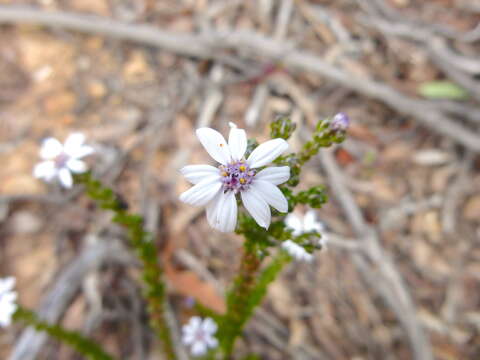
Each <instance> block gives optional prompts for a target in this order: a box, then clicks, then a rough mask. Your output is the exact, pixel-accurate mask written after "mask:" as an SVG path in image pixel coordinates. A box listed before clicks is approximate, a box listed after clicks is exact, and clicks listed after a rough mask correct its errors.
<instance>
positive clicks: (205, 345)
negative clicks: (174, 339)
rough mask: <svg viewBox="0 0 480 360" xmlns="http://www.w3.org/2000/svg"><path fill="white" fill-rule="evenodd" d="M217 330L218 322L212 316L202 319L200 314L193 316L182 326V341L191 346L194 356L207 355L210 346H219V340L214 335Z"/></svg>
mask: <svg viewBox="0 0 480 360" xmlns="http://www.w3.org/2000/svg"><path fill="white" fill-rule="evenodd" d="M216 332H217V324H216V323H215V321H213V320H212V319H211V318H206V319H204V320H202V319H201V318H200V317H199V316H193V317H192V318H191V319H190V321H189V322H188V324H186V325H183V327H182V333H183V334H182V342H183V344H185V345H187V346H189V347H190V352H191V353H192V355H193V356H201V355H205V354H206V353H207V352H208V349H209V348H210V349H213V348H216V347H217V346H218V340H217V339H216V338H215V337H213V335H214V334H215V333H216Z"/></svg>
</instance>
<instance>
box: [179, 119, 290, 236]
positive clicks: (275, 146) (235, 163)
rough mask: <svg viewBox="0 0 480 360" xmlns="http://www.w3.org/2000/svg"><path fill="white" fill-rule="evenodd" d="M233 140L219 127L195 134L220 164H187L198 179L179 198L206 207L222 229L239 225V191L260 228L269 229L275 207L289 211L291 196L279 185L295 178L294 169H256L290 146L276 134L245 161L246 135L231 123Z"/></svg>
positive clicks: (187, 174) (216, 226) (212, 221)
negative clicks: (272, 210)
mask: <svg viewBox="0 0 480 360" xmlns="http://www.w3.org/2000/svg"><path fill="white" fill-rule="evenodd" d="M229 125H230V133H229V137H228V143H227V142H226V141H225V138H224V137H223V136H222V135H221V134H220V133H219V132H217V131H216V130H213V129H210V128H200V129H197V130H196V134H197V137H198V139H199V140H200V142H201V143H202V145H203V147H204V148H205V150H206V151H207V152H208V154H209V155H210V156H211V157H212V158H213V159H214V160H216V161H217V162H219V163H220V164H221V165H220V166H219V167H218V168H215V167H213V166H210V165H188V166H185V167H183V168H182V169H181V170H180V173H181V174H182V175H183V176H185V178H186V180H187V181H189V182H191V183H192V184H194V186H193V187H192V188H190V189H189V190H187V191H185V192H184V193H182V194H181V195H180V200H181V201H182V202H185V203H187V204H190V205H194V206H206V211H207V220H208V223H209V224H210V226H211V227H213V228H214V229H216V230H218V231H221V232H232V231H234V230H235V227H236V224H237V216H238V206H237V200H236V195H237V194H238V193H240V197H241V199H242V202H243V205H244V206H245V208H246V209H247V211H248V212H249V213H250V215H252V217H253V218H254V219H255V221H256V222H257V223H258V225H260V226H261V227H263V228H265V229H267V230H268V228H269V226H270V222H271V211H270V207H269V206H272V207H274V208H275V209H277V210H278V211H280V212H287V211H288V201H287V199H286V198H285V196H284V195H283V194H282V192H281V191H280V189H279V188H277V186H276V185H279V184H281V183H284V182H285V181H287V180H288V179H289V177H290V168H289V167H288V166H280V167H273V168H267V169H263V170H262V171H260V172H258V173H257V172H256V171H255V170H254V169H253V168H254V167H259V166H264V165H266V164H267V163H269V162H271V161H273V160H274V159H275V158H276V157H278V156H279V155H280V154H281V153H282V152H284V151H285V150H286V149H287V148H288V144H287V142H286V141H285V140H283V139H273V140H270V141H267V142H266V143H264V144H262V145H260V146H258V147H257V148H256V149H255V150H254V151H253V152H252V154H251V155H250V157H249V158H248V160H245V158H244V156H245V152H246V150H247V134H246V133H245V130H243V129H240V128H238V127H237V126H236V125H235V124H234V123H230V124H229Z"/></svg>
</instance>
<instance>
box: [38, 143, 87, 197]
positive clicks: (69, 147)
mask: <svg viewBox="0 0 480 360" xmlns="http://www.w3.org/2000/svg"><path fill="white" fill-rule="evenodd" d="M84 142H85V136H84V135H83V134H80V133H73V134H71V135H69V136H68V137H67V139H66V140H65V144H62V143H61V142H60V141H58V140H57V139H54V138H51V137H50V138H47V139H45V140H44V141H43V143H42V148H41V149H40V157H41V158H42V159H43V160H44V161H42V162H40V163H39V164H37V165H36V166H35V168H34V170H33V175H34V176H35V177H36V178H39V179H44V180H45V181H51V180H52V179H54V178H58V179H59V180H60V183H61V184H62V185H63V186H64V187H66V188H71V187H72V185H73V177H72V173H83V172H85V171H87V164H85V162H84V161H82V160H80V159H82V158H83V157H85V156H87V155H90V154H92V153H93V152H94V150H93V148H92V147H91V146H87V145H84Z"/></svg>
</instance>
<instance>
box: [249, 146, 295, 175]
mask: <svg viewBox="0 0 480 360" xmlns="http://www.w3.org/2000/svg"><path fill="white" fill-rule="evenodd" d="M287 149H288V143H287V142H286V141H285V140H283V139H273V140H268V141H266V142H264V143H263V144H260V145H259V146H257V147H256V148H255V149H254V150H253V151H252V153H251V154H250V156H249V157H248V159H247V163H248V165H250V167H252V168H257V167H260V166H265V165H267V164H268V163H270V162H272V161H273V160H275V159H276V158H277V157H279V156H280V155H281V154H282V153H283V152H284V151H285V150H287Z"/></svg>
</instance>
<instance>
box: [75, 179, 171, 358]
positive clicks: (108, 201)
mask: <svg viewBox="0 0 480 360" xmlns="http://www.w3.org/2000/svg"><path fill="white" fill-rule="evenodd" d="M75 180H76V181H77V182H78V183H81V184H83V185H85V188H86V193H87V194H88V196H90V198H92V199H93V200H95V201H96V202H97V203H98V205H99V206H100V207H101V208H102V209H106V210H111V211H113V212H114V213H115V216H114V218H113V222H115V223H117V224H120V225H122V226H124V227H125V228H126V229H127V231H128V235H129V239H130V245H131V246H132V248H134V249H135V251H136V253H137V256H138V257H139V258H140V260H141V261H142V264H143V271H142V279H143V281H144V283H145V291H144V294H145V297H146V299H147V302H148V310H149V313H150V323H151V325H152V327H153V329H154V330H155V331H156V333H157V336H158V338H159V340H160V343H161V345H162V348H163V351H164V352H165V355H166V357H167V359H169V360H175V359H176V353H175V350H174V346H173V341H172V336H171V333H170V328H169V326H168V323H167V320H166V316H165V310H166V296H167V295H166V287H165V282H164V280H163V270H162V268H161V265H160V263H159V261H158V256H157V248H156V246H155V243H154V241H153V238H152V236H151V234H150V233H148V232H147V231H145V230H144V228H143V218H142V217H141V216H140V215H137V214H132V213H129V212H128V211H127V210H126V206H125V204H124V202H123V201H121V199H119V197H118V196H117V195H116V194H115V193H114V192H113V190H111V189H110V188H108V187H106V186H104V185H102V183H101V182H100V181H98V180H96V179H93V178H92V176H91V174H90V173H85V174H81V175H77V176H76V177H75Z"/></svg>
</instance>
